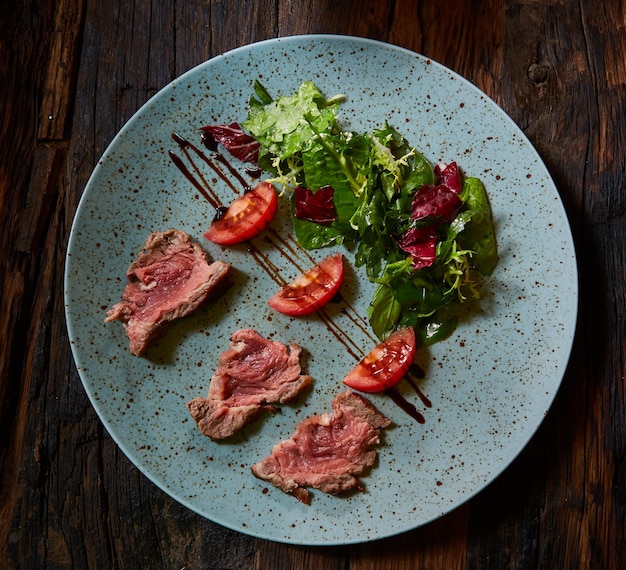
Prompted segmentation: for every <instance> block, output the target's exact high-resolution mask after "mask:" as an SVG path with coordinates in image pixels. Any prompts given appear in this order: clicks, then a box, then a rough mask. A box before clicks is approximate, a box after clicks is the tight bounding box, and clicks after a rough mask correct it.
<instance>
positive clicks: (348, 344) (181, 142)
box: [168, 133, 432, 424]
mask: <svg viewBox="0 0 626 570" xmlns="http://www.w3.org/2000/svg"><path fill="white" fill-rule="evenodd" d="M172 140H173V141H174V142H175V143H176V144H177V145H178V146H179V148H180V149H181V151H182V152H183V154H184V155H185V157H186V158H187V160H188V161H189V163H190V164H191V166H192V169H193V172H192V170H190V169H189V168H188V167H187V166H186V165H185V163H184V161H183V160H182V159H181V158H180V157H179V156H178V155H177V154H176V153H174V152H173V151H171V150H170V151H168V154H169V157H170V159H171V160H172V162H173V163H174V165H175V166H176V167H177V168H178V169H179V170H180V171H181V173H182V174H183V175H184V176H185V178H187V180H189V182H191V184H192V185H193V186H194V187H195V188H196V190H198V192H200V194H201V195H202V197H203V198H204V199H205V200H206V201H207V202H208V203H209V204H211V206H213V208H215V210H216V212H215V217H214V220H217V219H219V218H220V217H222V216H223V215H224V213H225V212H226V210H227V208H226V206H224V204H223V203H222V201H221V200H220V198H219V196H218V195H217V193H216V192H215V190H214V189H213V187H212V185H211V184H210V183H209V182H208V180H207V179H206V178H205V176H204V175H203V173H202V171H201V170H200V168H199V167H198V165H197V164H196V163H195V162H194V160H193V155H192V152H193V153H194V154H195V156H197V157H198V158H200V160H202V161H203V162H204V163H206V164H207V165H208V166H209V167H210V168H211V169H212V170H213V171H214V172H215V174H217V176H218V177H219V178H220V179H221V180H222V181H223V182H225V183H226V185H227V186H228V187H229V188H230V189H231V190H232V191H233V192H234V193H235V194H237V195H239V194H240V192H241V190H240V189H238V188H237V187H236V186H235V185H234V184H233V182H232V181H231V179H230V178H229V177H228V175H227V174H226V173H225V172H224V170H223V167H225V168H226V169H227V171H228V172H229V173H230V174H231V176H233V177H234V178H235V179H236V180H237V181H238V182H239V184H240V185H241V187H242V191H243V193H246V192H249V191H250V190H251V187H250V185H249V184H248V183H247V181H246V180H245V179H244V178H243V177H242V176H241V175H240V174H239V172H238V171H237V170H236V169H235V168H234V167H233V166H232V164H231V163H230V162H229V161H228V159H227V158H226V157H225V156H224V155H223V154H221V153H220V152H219V151H218V145H217V142H216V141H215V139H213V137H211V136H207V135H206V134H204V133H203V134H202V143H203V145H204V147H205V148H206V149H207V150H209V151H210V152H211V154H212V157H213V159H214V160H215V162H214V160H212V159H211V158H210V157H209V156H207V154H206V153H205V152H203V151H202V150H201V149H200V148H198V147H197V146H196V145H194V144H193V143H192V142H190V141H189V140H187V139H186V138H184V137H182V136H181V135H179V134H177V133H172ZM190 151H191V152H190ZM216 162H217V163H219V164H216ZM246 174H247V175H248V176H250V177H251V178H253V179H257V178H259V177H260V176H261V174H262V171H261V169H260V168H259V167H258V166H252V167H246ZM196 177H197V178H196ZM263 239H264V240H265V242H266V243H267V244H269V245H271V246H272V248H273V249H275V250H277V251H278V252H280V254H281V255H282V256H283V257H284V258H285V259H287V260H288V261H289V262H290V263H291V264H292V265H293V266H294V267H295V268H296V269H297V270H298V271H299V272H300V273H303V272H304V268H303V266H302V265H301V264H300V263H299V262H298V259H302V258H303V256H304V257H305V258H306V259H307V261H308V262H311V263H315V260H314V258H313V257H312V256H311V255H310V254H309V253H308V252H307V251H306V250H305V249H303V248H301V247H300V245H299V244H298V243H297V242H296V241H295V240H294V239H293V238H291V237H290V238H289V239H288V240H285V239H284V238H283V237H282V236H280V235H279V234H278V232H276V231H275V230H273V229H272V228H268V229H267V230H266V232H265V234H264V237H263ZM247 247H248V251H249V252H250V254H251V255H252V257H253V258H254V260H255V261H256V262H257V264H258V265H259V266H260V267H261V268H262V269H263V270H264V271H265V272H266V273H267V275H268V276H269V277H270V278H271V279H272V280H273V281H274V282H275V283H276V284H277V285H278V286H279V287H283V286H284V285H286V284H287V282H286V281H285V279H284V278H283V276H282V275H281V272H280V271H279V269H278V267H277V266H276V265H275V264H274V263H273V262H272V261H271V260H270V259H269V257H268V256H267V255H266V254H265V253H264V252H263V251H262V250H261V249H259V248H258V247H257V246H256V245H254V244H253V243H252V242H248V243H247ZM341 300H342V302H343V304H344V307H342V308H341V309H340V312H341V313H342V314H343V315H345V316H346V317H347V318H348V319H349V320H350V321H351V322H352V323H353V324H354V325H355V326H356V327H357V328H359V329H360V330H361V331H362V332H363V333H364V334H365V335H366V336H368V337H369V338H370V339H371V340H372V342H376V340H377V339H375V338H374V337H373V336H372V334H371V332H370V330H369V327H368V323H367V321H366V320H365V319H364V318H363V317H362V316H361V315H360V314H359V313H358V312H357V311H356V310H355V309H354V308H353V307H352V306H351V305H350V304H349V303H347V302H346V301H345V299H341ZM318 316H319V317H320V320H321V321H322V322H323V323H324V325H325V326H326V328H327V330H328V331H329V333H330V334H332V335H333V336H334V337H335V338H336V339H337V341H338V342H340V343H341V344H342V345H343V346H344V347H345V349H346V351H347V352H348V353H349V354H350V355H351V356H352V357H353V358H354V359H355V360H356V361H360V360H361V358H362V356H361V346H360V345H359V344H358V343H356V342H355V341H354V340H353V339H352V338H350V336H349V335H348V334H347V332H346V331H345V330H343V329H342V328H341V327H340V326H339V325H337V323H335V321H334V320H333V319H332V318H331V317H330V316H329V315H328V313H327V312H326V311H325V310H324V308H322V309H320V310H318ZM424 376H425V374H424V371H423V370H422V369H421V368H420V367H419V366H418V365H416V364H414V365H413V366H412V367H411V370H410V371H409V373H407V375H406V376H405V380H406V381H407V382H408V383H409V385H410V386H411V388H413V390H414V391H415V393H416V394H417V395H418V397H419V398H420V400H421V402H422V404H423V405H424V406H425V407H427V408H430V407H431V406H432V404H431V402H430V400H429V399H428V398H427V397H426V396H425V395H424V393H423V392H422V391H421V389H420V388H419V386H418V385H417V380H418V379H422V378H424ZM384 393H385V394H387V395H388V396H389V397H390V398H391V399H392V400H393V402H394V403H395V404H396V405H398V406H399V407H400V408H401V409H402V410H403V411H404V412H406V413H407V414H408V415H409V416H411V417H412V418H413V419H414V420H415V421H417V422H418V423H420V424H423V423H425V421H426V420H425V418H424V415H423V414H422V413H421V412H419V411H418V409H417V408H416V407H415V405H414V404H412V403H411V402H409V401H408V400H407V399H406V398H404V396H402V395H401V394H400V393H399V392H398V391H397V390H396V389H395V388H390V389H388V390H385V392H384Z"/></svg>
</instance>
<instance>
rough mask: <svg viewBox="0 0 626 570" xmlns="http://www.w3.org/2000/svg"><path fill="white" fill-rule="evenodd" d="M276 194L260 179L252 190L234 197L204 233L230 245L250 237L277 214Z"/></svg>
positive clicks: (271, 187)
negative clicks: (221, 214)
mask: <svg viewBox="0 0 626 570" xmlns="http://www.w3.org/2000/svg"><path fill="white" fill-rule="evenodd" d="M277 209H278V197H277V196H276V191H275V190H274V187H273V186H272V185H271V184H269V183H268V182H259V183H258V184H257V185H256V187H255V188H254V189H253V190H250V191H249V192H246V193H245V194H244V195H243V196H240V197H239V198H237V199H236V200H235V201H234V202H233V203H232V204H231V205H230V206H229V207H228V209H227V210H226V212H225V213H224V215H223V216H221V217H220V218H218V219H216V220H214V221H213V222H212V223H211V225H210V227H209V229H208V230H207V231H206V232H204V237H205V238H207V239H208V240H210V241H212V242H214V243H219V244H221V245H232V244H235V243H241V242H243V241H246V240H249V239H250V238H253V237H254V236H255V235H257V234H258V233H260V232H261V230H263V228H265V227H266V226H267V225H268V224H269V223H270V222H271V221H272V220H273V219H274V216H275V215H276V210H277Z"/></svg>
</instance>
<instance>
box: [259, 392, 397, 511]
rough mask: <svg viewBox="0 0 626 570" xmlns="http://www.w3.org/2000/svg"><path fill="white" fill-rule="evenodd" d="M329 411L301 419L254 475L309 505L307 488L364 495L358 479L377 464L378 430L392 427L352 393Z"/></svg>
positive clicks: (337, 399)
mask: <svg viewBox="0 0 626 570" xmlns="http://www.w3.org/2000/svg"><path fill="white" fill-rule="evenodd" d="M332 407H333V412H332V413H326V414H322V415H317V416H312V417H309V418H307V419H305V420H304V421H303V422H302V423H301V424H300V425H299V426H298V427H297V428H296V431H295V433H294V435H293V436H292V437H291V438H290V439H287V440H285V441H281V442H280V443H278V444H276V445H275V446H274V449H272V452H271V454H270V455H269V456H268V457H266V458H265V459H263V460H262V461H260V462H259V463H257V464H256V465H253V466H252V472H253V473H254V474H255V475H256V476H257V477H258V478H259V479H263V480H265V481H268V482H269V483H271V484H272V485H274V486H276V487H278V488H279V489H281V490H282V491H285V492H286V493H291V494H292V495H294V496H295V497H296V498H298V499H299V500H300V501H302V502H303V503H307V504H308V503H309V500H310V497H309V491H308V490H307V487H313V488H316V489H320V490H321V491H324V492H325V493H330V494H333V495H338V494H341V493H345V492H348V491H351V490H355V489H356V490H362V486H361V483H360V482H359V480H358V479H357V477H358V476H359V475H361V474H362V473H363V472H364V471H365V469H366V468H367V467H369V466H371V465H372V464H373V463H374V461H375V460H376V451H375V450H374V449H373V448H374V446H375V445H377V444H378V443H380V430H381V428H384V427H387V426H388V425H389V424H390V423H391V422H390V421H389V420H388V419H387V418H386V417H385V416H383V415H382V414H381V413H380V412H378V411H377V410H376V408H375V407H374V406H373V405H372V403H371V402H370V401H369V400H367V399H366V398H364V397H363V396H360V395H359V394H356V393H355V392H352V391H350V390H348V391H347V392H343V393H341V394H338V395H337V396H335V398H334V400H333V403H332Z"/></svg>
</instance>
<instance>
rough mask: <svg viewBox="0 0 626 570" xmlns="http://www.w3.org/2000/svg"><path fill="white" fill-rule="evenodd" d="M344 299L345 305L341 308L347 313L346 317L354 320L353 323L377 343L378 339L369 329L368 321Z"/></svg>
mask: <svg viewBox="0 0 626 570" xmlns="http://www.w3.org/2000/svg"><path fill="white" fill-rule="evenodd" d="M342 301H343V304H344V307H342V308H341V309H339V311H340V312H341V314H342V315H345V316H346V318H348V319H349V320H350V321H352V324H354V326H355V327H357V328H358V329H360V330H361V332H362V333H363V334H364V335H365V336H367V337H368V338H369V339H370V340H371V341H372V342H373V343H377V342H378V339H376V337H374V336H373V335H372V333H371V332H370V331H369V329H368V323H367V321H366V320H365V319H364V318H363V317H362V316H361V315H359V313H357V312H356V311H355V310H354V307H352V305H350V304H349V303H348V302H347V301H346V300H345V299H343V300H342Z"/></svg>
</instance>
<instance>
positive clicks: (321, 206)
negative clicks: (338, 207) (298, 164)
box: [294, 186, 337, 226]
mask: <svg viewBox="0 0 626 570" xmlns="http://www.w3.org/2000/svg"><path fill="white" fill-rule="evenodd" d="M334 192H335V191H334V189H333V187H332V186H322V187H321V188H320V189H319V190H318V191H317V192H315V193H313V192H312V191H311V190H310V189H309V188H304V187H303V186H298V187H297V188H296V189H295V190H294V205H295V216H296V218H298V219H299V220H308V221H310V222H315V223H316V224H320V225H322V226H329V225H330V224H332V223H333V222H334V221H335V220H336V219H337V212H336V211H335V203H334V202H333V194H334Z"/></svg>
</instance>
